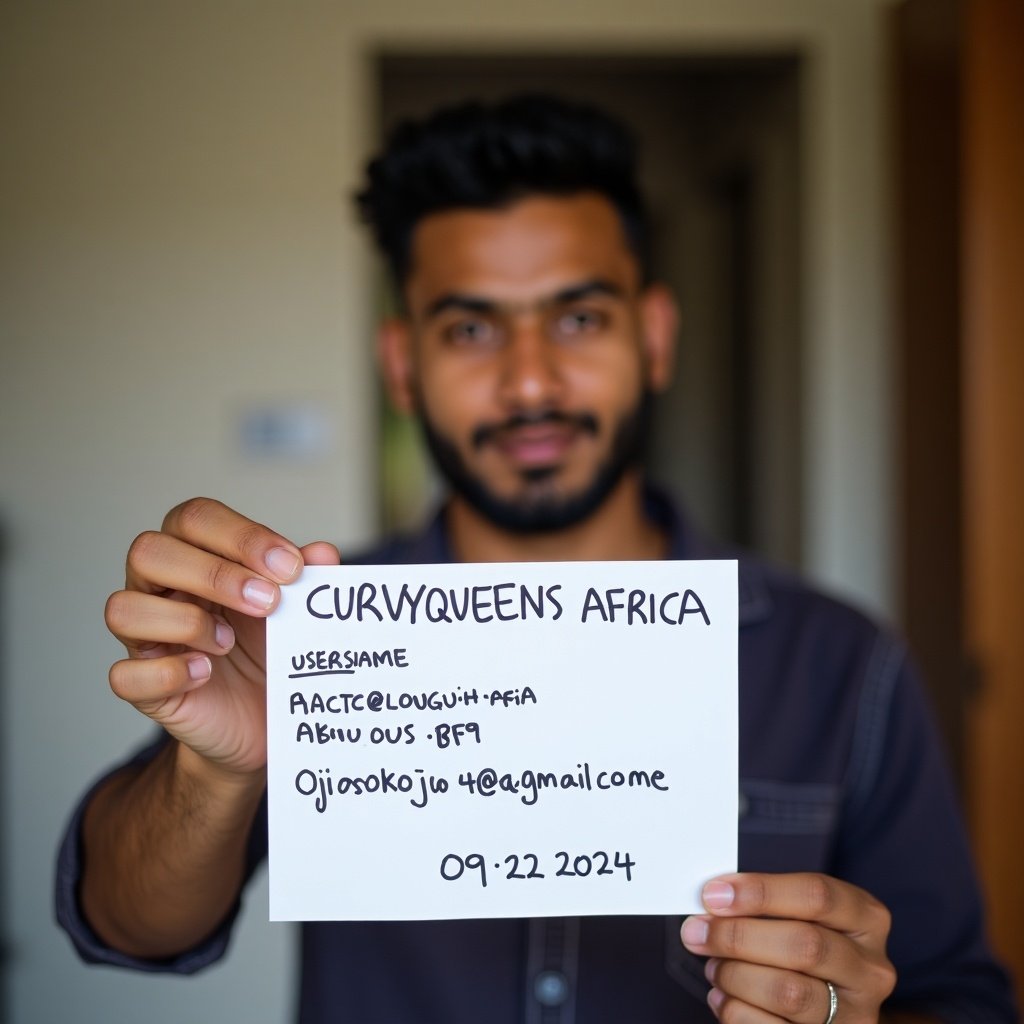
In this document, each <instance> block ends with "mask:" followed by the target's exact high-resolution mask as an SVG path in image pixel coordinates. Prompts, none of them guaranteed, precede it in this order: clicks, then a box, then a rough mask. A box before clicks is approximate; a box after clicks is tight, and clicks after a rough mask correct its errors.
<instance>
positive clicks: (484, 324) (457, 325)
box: [441, 317, 501, 348]
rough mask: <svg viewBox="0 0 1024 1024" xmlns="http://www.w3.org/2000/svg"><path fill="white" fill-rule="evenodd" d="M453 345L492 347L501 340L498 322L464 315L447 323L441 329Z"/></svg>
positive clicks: (445, 337)
mask: <svg viewBox="0 0 1024 1024" xmlns="http://www.w3.org/2000/svg"><path fill="white" fill-rule="evenodd" d="M441 333H442V335H443V337H444V339H445V341H447V342H449V343H450V344H452V345H460V346H466V347H472V348H481V347H492V346H494V345H497V344H498V343H499V341H500V340H501V337H500V331H499V330H498V327H497V325H496V324H494V323H492V322H491V321H490V320H485V319H482V318H480V317H464V318H462V319H460V320H455V321H453V322H452V323H450V324H446V325H445V326H444V327H443V328H442V331H441Z"/></svg>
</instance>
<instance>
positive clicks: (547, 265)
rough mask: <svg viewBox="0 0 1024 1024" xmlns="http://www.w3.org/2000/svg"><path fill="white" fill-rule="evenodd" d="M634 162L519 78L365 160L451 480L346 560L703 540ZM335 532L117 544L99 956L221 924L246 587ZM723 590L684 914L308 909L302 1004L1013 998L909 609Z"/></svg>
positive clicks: (325, 1012)
mask: <svg viewBox="0 0 1024 1024" xmlns="http://www.w3.org/2000/svg"><path fill="white" fill-rule="evenodd" d="M633 173H634V172H633V156H632V149H631V146H630V144H629V141H628V138H627V137H626V136H625V134H624V133H623V131H622V130H621V128H620V127H619V126H617V125H616V124H615V123H613V122H610V121H609V120H608V119H607V118H606V117H604V116H603V115H601V114H599V113H597V112H595V111H592V110H589V109H583V108H578V107H573V106H570V105H566V104H561V103H558V102H555V101H553V100H545V99H540V98H522V99H517V100H512V101H508V102H507V103H505V104H502V105H499V106H497V107H494V108H489V109H488V108H482V107H478V106H473V105H470V106H467V107H462V108H456V109H452V110H448V111H444V112H441V113H439V114H437V115H435V117H434V118H432V119H430V120H429V121H427V122H426V123H424V124H419V125H416V124H409V125H406V126H404V127H403V128H401V129H400V130H399V131H398V132H397V133H396V135H395V136H394V137H393V138H392V140H391V142H390V144H389V147H388V149H387V151H386V152H385V153H384V155H382V156H381V157H380V158H379V159H378V160H376V161H374V162H373V163H372V164H371V165H370V169H369V186H368V188H367V189H366V191H365V192H364V193H363V194H362V196H361V197H360V203H361V207H362V210H363V213H364V216H365V217H366V219H367V220H369V221H370V222H371V223H372V224H373V226H374V228H375V229H376V232H377V237H378V240H379V241H380V243H381V245H382V246H383V248H384V251H385V253H386V254H387V256H388V258H389V260H390V262H391V267H392V270H393V272H394V275H395V279H396V283H397V285H398V287H399V289H400V293H401V296H402V300H403V304H404V313H403V315H402V316H401V317H400V318H396V319H394V320H391V321H389V322H388V323H386V324H384V325H383V326H382V328H381V330H380V334H379V350H380V360H381V366H382V370H383V373H384V378H385V381H386V383H387V387H388V390H389V392H390V395H391V398H392V400H393V401H394V402H395V403H396V404H397V406H398V407H399V408H400V409H403V410H405V411H408V412H412V413H415V414H416V415H417V416H418V417H419V419H420V422H421V424H422V426H423V430H424V433H425V436H426V438H427V441H428V444H429V446H430V449H431V451H432V453H433V455H434V458H435V459H436V461H437V464H438V466H439V467H440V468H441V470H442V472H443V473H444V475H445V476H446V478H447V480H448V482H449V484H450V489H451V494H450V497H449V499H448V501H447V503H446V505H445V507H444V509H443V512H442V514H441V515H440V516H439V517H438V519H437V521H436V522H435V523H434V524H433V525H432V526H431V527H430V528H429V529H428V530H427V531H426V533H424V534H423V535H422V536H421V537H418V538H415V539H413V540H405V541H396V542H393V543H391V544H390V545H388V546H385V547H384V548H382V549H380V550H379V551H377V552H374V553H372V554H371V555H369V556H368V558H367V559H366V560H367V561H380V562H431V561H446V560H451V559H459V560H465V561H495V560H506V561H514V560H524V559H530V560H544V559H554V558H557V559H641V558H642V559H647V558H664V557H673V558H685V557H708V556H713V555H714V554H715V549H714V548H712V547H710V546H709V545H708V544H707V543H706V542H704V541H703V540H701V539H700V538H698V537H696V536H694V534H693V532H692V531H691V530H690V529H689V528H688V527H687V526H686V525H685V524H684V523H683V522H682V520H681V519H680V518H679V516H678V515H677V514H676V513H675V512H674V511H673V510H672V508H671V506H670V505H669V504H668V503H667V501H666V500H665V499H663V498H660V497H658V496H657V495H655V494H653V493H651V492H649V491H648V490H647V489H646V488H645V485H644V482H643V478H642V474H641V471H640V469H639V466H638V464H637V454H638V449H639V446H640V443H641V441H642V438H643V434H644V428H645V424H646V418H647V410H648V407H649V401H650V396H651V395H652V394H654V393H656V392H658V391H660V390H661V389H663V388H664V387H665V386H666V385H667V383H668V382H669V380H670V377H671V372H672V361H673V344H674V328H675V310H674V306H673V303H672V299H671V297H670V295H669V294H668V292H667V291H666V289H665V288H664V287H662V286H661V285H659V284H657V283H654V282H653V281H652V280H651V278H650V274H649V268H648V266H647V259H646V228H645V222H644V213H643V207H642V203H641V200H640V196H639V194H638V192H637V188H636V185H635V183H634V177H633ZM338 561H339V554H338V552H337V551H336V549H334V548H333V547H332V546H331V545H329V544H326V543H322V542H321V543H314V544H309V545H306V546H305V547H298V546H297V545H295V544H294V543H292V542H291V541H290V540H288V539H287V538H284V537H282V536H280V535H279V534H277V533H275V532H274V531H272V530H270V529H268V528H266V527H264V526H262V525H259V524H256V523H253V522H251V521H250V520H248V519H246V518H245V517H244V516H242V515H240V514H239V513H237V512H235V511H233V510H231V509H229V508H227V507H225V506H224V505H221V504H219V503H217V502H213V501H209V500H205V499H197V500H192V501H189V502H186V503H185V504H183V505H180V506H178V507H177V508H176V509H174V510H172V511H171V512H170V513H169V514H168V516H167V518H166V519H165V521H164V524H163V528H162V530H161V531H160V532H150V533H144V534H142V535H141V536H140V537H139V538H137V539H136V541H135V542H134V544H133V545H132V547H131V550H130V551H129V554H128V563H127V578H126V584H125V589H124V590H122V591H119V592H118V593H116V594H114V595H113V596H112V597H111V598H110V600H109V602H108V605H107V623H108V625H109V627H110V629H111V630H112V632H113V633H114V634H115V635H116V636H117V637H118V638H119V639H121V640H122V642H123V643H124V644H125V646H126V647H127V651H128V655H129V656H128V658H126V659H125V660H123V661H119V662H117V663H116V664H115V665H114V666H113V667H112V669H111V673H110V682H111V686H112V687H113V689H114V691H115V692H116V693H117V694H118V696H120V697H122V698H123V699H125V700H128V701H130V702H131V703H132V704H134V705H135V706H136V707H137V708H138V709H139V710H140V711H142V712H143V713H144V714H146V715H148V716H149V717H150V718H152V719H153V720H154V721H155V722H157V723H159V724H160V725H161V726H162V727H163V729H164V737H163V738H162V740H161V741H160V742H159V743H156V744H154V745H153V746H152V747H151V748H149V749H148V750H147V751H145V752H144V753H143V754H142V755H141V756H140V757H138V758H136V759H135V760H134V761H133V762H131V763H130V764H129V765H128V766H126V767H125V768H123V769H121V770H119V771H116V772H115V773H113V774H112V775H110V776H108V777H107V778H106V779H105V780H103V781H102V782H101V783H100V784H99V786H98V787H97V788H96V789H94V790H93V791H92V793H91V794H90V795H89V796H88V797H87V798H86V801H85V802H84V806H83V808H82V809H81V810H80V812H79V814H78V815H76V817H75V818H74V820H73V821H72V824H71V827H70V829H69V832H68V836H67V839H66V841H65V844H64V847H63V849H62V855H61V864H60V874H59V878H58V901H59V913H60V915H61V919H62V921H63V922H64V924H65V926H66V927H67V928H68V929H69V931H70V932H71V933H72V936H73V937H74V939H75V941H76V944H77V945H78V947H79V949H80V951H81V952H82V954H83V955H84V956H86V957H87V958H89V959H95V960H101V961H104V962H108V963H121V964H125V965H128V966H135V967H140V968H143V969H165V970H176V971H181V972H187V971H190V970H194V969H196V968H197V967H200V966H203V965H204V964H205V963H208V962H210V961H211V960H213V959H215V958H216V957H217V956H219V955H220V954H221V953H222V952H223V950H224V947H225V945H226V942H227V937H228V932H229V928H230V922H231V919H232V918H233V916H234V912H235V910H236V908H237V905H238V900H239V894H240V892H241V889H242V887H243V884H244V882H245V879H246V878H247V876H248V874H249V873H250V872H251V870H252V868H253V866H254V864H255V863H256V861H257V860H258V859H259V857H260V856H261V855H262V852H263V851H264V849H265V842H266V836H265V817H264V815H265V808H264V807H263V806H262V803H261V801H262V797H263V791H264V786H265V760H266V748H265V717H264V716H265V708H264V684H265V673H264V647H263V621H264V619H265V618H266V616H267V615H268V614H270V613H271V612H272V611H273V609H274V607H275V605H276V604H277V602H278V599H279V589H278V588H279V586H280V585H281V584H286V583H288V582H290V581H292V580H294V579H295V578H296V577H297V575H298V573H299V572H300V570H301V567H302V565H303V564H335V563H337V562H338ZM740 623H741V639H740V678H741V684H740V685H741V716H742V721H741V731H740V746H741V765H740V769H741V771H740V775H741V778H742V779H743V783H742V788H743V801H742V803H743V805H744V808H745V810H744V814H743V816H742V820H741V825H740V867H741V869H742V871H743V872H744V873H742V874H738V875H733V876H729V877H727V878H721V879H713V880H709V882H708V884H707V886H706V887H705V889H704V894H703V899H704V903H705V907H706V910H707V913H706V914H704V915H698V916H695V917H692V918H690V919H688V920H687V921H686V922H685V923H682V924H681V922H679V921H670V922H668V923H666V922H665V921H664V920H661V919H655V918H585V919H571V920H554V921H518V920H503V921H468V922H466V921H458V922H441V923H436V922H435V923H431V922H426V923H423V922H420V923H411V924H401V923H399V924H395V923H387V924H367V923H361V924H338V923H328V924H314V925H306V926H305V927H304V932H303V977H302V1000H301V1003H302V1005H301V1011H300V1012H301V1019H302V1020H303V1021H306V1022H319V1021H327V1020H335V1019H339V1020H352V1021H360V1022H364V1021H367V1022H368V1021H389V1022H391V1021H444V1022H459V1021H467V1022H468V1021H480V1020H486V1021H489V1022H498V1024H505V1022H507V1024H512V1022H515V1021H524V1020H526V1021H545V1022H548V1021H550V1022H555V1021H559V1022H562V1021H570V1020H578V1021H581V1022H582V1021H605V1020H608V1021H630V1022H638V1024H642V1022H648V1021H649V1022H655V1021H666V1022H667V1021H685V1020H695V1021H696V1020H709V1019H714V1018H715V1017H717V1018H718V1019H720V1020H724V1021H729V1022H737V1024H742V1022H745V1021H750V1022H752V1024H756V1022H769V1021H779V1020H785V1021H796V1022H804V1024H821V1022H823V1021H826V1020H827V1021H828V1022H830V1024H831V1022H833V1021H836V1022H841V1024H854V1022H866V1021H876V1020H878V1019H879V1014H880V1013H882V1014H886V1015H887V1016H886V1017H885V1019H917V1020H921V1019H924V1020H948V1021H961V1020H962V1021H967V1020H970V1021H983V1020H987V1021H1010V1020H1013V1019H1014V1010H1013V1007H1012V1004H1011V997H1010V995H1009V992H1008V985H1007V981H1006V979H1005V977H1004V975H1003V974H1002V972H1001V971H1000V969H999V968H998V967H997V966H996V965H995V964H994V963H993V961H992V959H991V957H990V955H989V953H988V951H987V949H986V946H985V943H984V939H983V935H982V927H981V920H980V910H979V900H978V895H977V891H976V885H975V882H974V879H973V876H972V872H971V869H970V866H969V862H968V857H967V853H966V847H965V842H964V837H963V834H962V829H961V827H960V825H959V823H958V821H957V818H956V814H955V812H954V809H953V800H952V797H951V793H950V789H949V785H948V781H947V779H946V775H945V771H944V768H943V766H942V764H941V759H940V758H939V756H938V754H937V747H936V742H935V738H934V734H933V731H932V728H931V725H930V723H929V720H928V716H927V714H926V712H925V710H924V706H923V701H922V698H921V694H920V692H919V689H918V687H917V685H916V683H915V682H914V680H913V678H912V677H911V674H910V670H909V669H908V667H907V663H906V658H905V656H904V654H903V651H902V648H901V647H900V645H899V644H898V642H896V641H895V640H893V639H892V638H891V637H889V636H888V635H886V634H885V633H883V632H880V631H879V630H877V629H876V628H875V627H874V626H873V625H872V624H870V623H868V622H867V621H865V620H864V619H862V618H861V617H860V616H858V615H856V614H855V613H853V612H851V611H850V610H848V609H846V608H844V607H842V606H840V605H838V604H836V603H834V602H832V601H829V600H827V599H825V598H823V597H820V596H818V595H815V594H813V593H812V592H810V591H809V590H807V589H806V588H805V587H803V586H802V585H801V584H800V583H798V582H797V581H795V580H793V579H790V578H788V577H786V576H784V575H783V574H781V573H778V572H776V571H773V570H769V569H767V568H766V567H764V566H761V565H759V564H757V563H756V562H753V561H751V560H746V559H745V560H743V561H742V563H741V582H740ZM708 727H709V728H714V723H708ZM694 784H695V785H696V784H699V781H698V780H694ZM890 911H891V912H892V915H893V922H892V931H891V935H890ZM680 924H681V932H680ZM887 943H888V949H889V952H887ZM890 957H891V960H890ZM894 985H895V994H894V998H893V999H892V1000H890V1001H889V1002H888V1003H886V1006H885V1008H884V1009H882V1004H883V1003H885V1002H886V999H887V997H888V996H889V995H890V992H892V991H893V987H894ZM901 1013H902V1014H916V1016H903V1017H899V1016H896V1015H898V1014H901Z"/></svg>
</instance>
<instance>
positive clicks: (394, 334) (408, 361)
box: [377, 316, 416, 415]
mask: <svg viewBox="0 0 1024 1024" xmlns="http://www.w3.org/2000/svg"><path fill="white" fill-rule="evenodd" d="M377 364H378V366H379V367H380V373H381V376H382V377H383V378H384V387H385V389H386V390H387V393H388V398H390V399H391V404H392V405H393V406H394V407H395V408H396V409H397V410H398V411H399V412H401V413H405V414H406V415H410V414H411V413H412V412H413V411H414V410H415V407H416V401H415V391H414V388H413V385H412V381H413V356H412V332H411V331H410V329H409V324H408V322H407V321H405V320H403V319H402V318H401V317H397V316H390V317H387V318H386V319H385V320H384V321H382V323H381V324H380V326H379V327H378V328H377Z"/></svg>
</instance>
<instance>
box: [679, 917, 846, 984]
mask: <svg viewBox="0 0 1024 1024" xmlns="http://www.w3.org/2000/svg"><path fill="white" fill-rule="evenodd" d="M682 934H683V942H684V944H685V945H686V948H687V949H689V950H690V951H691V952H693V953H699V954H700V955H702V956H717V957H722V958H723V959H727V960H742V961H744V962H746V963H752V964H760V965H762V966H765V967H778V968H783V969H785V970H791V971H797V972H799V973H800V974H807V975H810V976H811V977H813V978H820V979H822V980H823V981H824V980H826V979H827V980H829V981H833V982H836V983H837V984H840V985H844V986H846V985H850V986H855V985H857V984H859V982H860V977H861V973H862V970H863V960H864V956H863V953H862V951H861V950H860V949H859V948H857V947H855V945H854V943H853V942H852V941H851V940H850V939H848V938H847V937H846V936H845V935H842V934H841V933H839V932H836V931H832V930H831V929H830V928H823V927H822V926H821V925H817V924H812V923H811V922H808V921H772V920H763V919H760V918H750V917H737V918H708V917H691V918H688V919H687V920H686V923H685V924H684V925H683V932H682Z"/></svg>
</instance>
